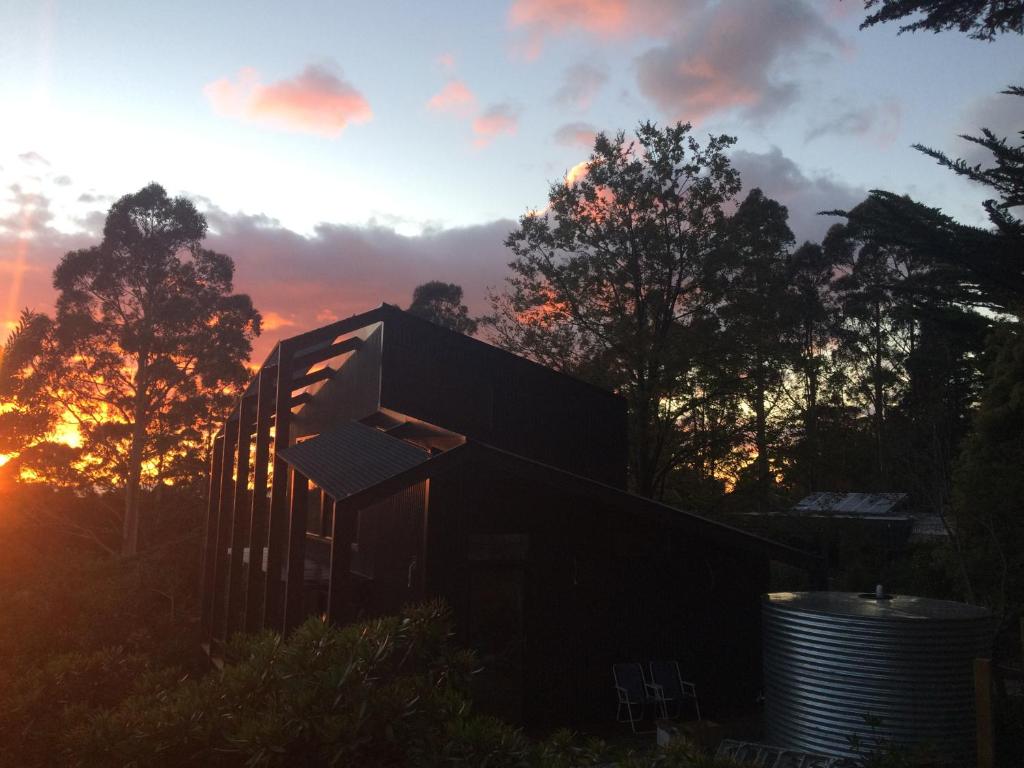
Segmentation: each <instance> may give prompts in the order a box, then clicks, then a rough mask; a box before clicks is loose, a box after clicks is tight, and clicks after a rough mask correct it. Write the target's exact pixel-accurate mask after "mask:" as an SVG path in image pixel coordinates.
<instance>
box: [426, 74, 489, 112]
mask: <svg viewBox="0 0 1024 768" xmlns="http://www.w3.org/2000/svg"><path fill="white" fill-rule="evenodd" d="M476 104H477V102H476V96H475V95H474V94H473V92H472V91H471V90H470V89H469V87H468V86H467V85H466V84H465V83H464V82H462V81H461V80H451V81H450V82H449V83H448V84H447V85H445V87H444V88H442V89H441V90H440V91H438V92H437V93H435V94H434V95H433V96H431V97H430V99H429V100H428V101H427V109H430V110H432V111H434V112H451V113H454V114H456V115H460V116H463V117H466V116H469V115H471V114H472V113H473V112H474V111H476Z"/></svg>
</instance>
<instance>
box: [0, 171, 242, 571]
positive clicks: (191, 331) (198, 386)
mask: <svg viewBox="0 0 1024 768" xmlns="http://www.w3.org/2000/svg"><path fill="white" fill-rule="evenodd" d="M206 234H207V223H206V220H205V218H204V217H203V215H202V214H201V213H200V212H199V211H198V210H197V209H196V207H195V206H194V205H193V204H192V203H191V202H190V201H189V200H187V199H185V198H183V197H175V198H171V197H168V195H167V193H166V192H165V191H164V189H163V188H162V187H160V186H159V185H157V184H150V185H148V186H146V187H144V188H142V189H141V190H139V191H138V192H136V193H134V194H130V195H125V196H124V197H122V198H121V199H120V200H118V201H117V202H116V203H114V205H113V206H112V207H111V208H110V211H109V213H108V214H107V218H106V223H105V225H104V229H103V239H102V241H101V242H100V243H99V244H98V245H95V246H92V247H89V248H85V249H81V250H76V251H71V252H69V253H67V254H66V255H65V256H64V257H63V259H62V260H61V261H60V263H59V264H58V266H57V268H56V269H55V270H54V274H53V284H54V287H55V288H56V289H57V291H58V298H57V312H56V317H55V319H54V320H52V321H50V320H45V321H44V320H35V319H33V320H32V328H33V329H35V331H37V332H33V333H25V334H24V335H23V336H22V337H20V338H15V339H13V344H12V345H9V350H8V353H7V355H5V359H6V358H7V356H8V355H10V356H11V358H12V359H13V360H14V362H13V363H12V366H11V370H9V371H7V372H6V374H7V378H8V380H12V377H13V380H15V381H16V384H17V387H18V388H19V389H20V391H22V392H26V393H27V392H30V391H31V392H33V393H34V394H33V400H32V402H33V403H34V405H35V407H36V408H38V409H39V412H40V413H43V412H46V413H49V414H50V417H51V418H56V419H58V420H59V421H62V422H69V423H72V424H74V425H75V426H76V427H77V429H78V432H79V435H80V437H81V439H82V441H83V445H82V452H83V454H84V455H86V456H87V457H89V459H90V461H91V463H90V465H89V467H88V471H89V472H90V473H91V474H90V481H91V482H92V483H93V484H96V485H104V484H109V485H110V486H112V487H114V488H117V489H123V492H124V514H123V520H122V525H123V541H122V554H123V555H125V556H132V555H134V554H136V552H137V550H138V543H139V503H140V490H141V488H142V485H143V482H144V481H146V480H148V481H153V482H158V481H161V480H163V479H166V477H165V474H162V473H165V469H166V466H167V464H168V462H169V461H170V460H171V459H172V458H173V457H178V458H180V457H181V456H183V455H185V454H190V453H196V452H199V453H201V452H202V451H203V447H204V442H205V439H206V438H207V437H208V432H209V427H210V425H211V424H212V423H213V418H214V416H215V415H221V416H222V415H223V413H222V411H223V409H224V408H225V406H226V403H227V402H228V400H229V398H230V396H231V392H232V390H233V389H237V388H238V387H239V386H240V385H241V383H242V382H243V381H244V380H245V378H246V377H247V372H246V369H245V365H244V364H245V362H246V360H247V359H248V356H249V353H250V351H251V342H252V339H253V338H254V337H255V336H256V335H258V333H259V331H260V316H259V313H258V312H256V310H255V309H254V308H253V305H252V301H251V300H250V299H249V297H248V296H246V295H243V294H235V293H233V284H232V281H233V275H234V263H233V262H232V260H231V259H230V258H229V257H228V256H225V255H223V254H220V253H216V252H214V251H211V250H208V249H206V248H203V247H202V241H203V239H204V237H205V236H206ZM216 411H221V413H219V414H215V412H216Z"/></svg>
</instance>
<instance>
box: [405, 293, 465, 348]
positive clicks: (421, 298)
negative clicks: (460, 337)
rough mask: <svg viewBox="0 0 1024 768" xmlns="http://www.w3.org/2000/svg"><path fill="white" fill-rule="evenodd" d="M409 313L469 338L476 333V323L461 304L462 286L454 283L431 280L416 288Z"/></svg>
mask: <svg viewBox="0 0 1024 768" xmlns="http://www.w3.org/2000/svg"><path fill="white" fill-rule="evenodd" d="M409 313H410V314H413V315H416V316H417V317H422V318H423V319H424V320H429V321H430V322H432V323H437V324H438V325H441V326H444V327H445V328H449V329H451V330H453V331H456V332H458V333H465V334H467V335H469V336H472V335H473V334H474V333H476V329H477V321H476V320H474V319H473V318H472V317H470V316H469V309H468V308H467V307H466V305H465V304H463V303H462V286H461V285H456V284H455V283H442V282H441V281H439V280H431V281H430V282H429V283H423V284H422V285H418V286H416V289H415V290H414V291H413V292H412V303H411V304H410V305H409Z"/></svg>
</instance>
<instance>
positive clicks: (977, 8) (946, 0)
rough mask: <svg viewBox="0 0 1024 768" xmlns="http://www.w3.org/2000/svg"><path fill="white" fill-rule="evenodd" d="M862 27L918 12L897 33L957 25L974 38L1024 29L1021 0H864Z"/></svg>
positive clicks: (903, 17) (953, 27)
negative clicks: (864, 17)
mask: <svg viewBox="0 0 1024 768" xmlns="http://www.w3.org/2000/svg"><path fill="white" fill-rule="evenodd" d="M873 8H877V10H875V11H874V13H871V14H869V15H868V17H867V18H866V19H865V20H864V22H863V23H862V24H861V25H860V28H861V29H864V28H865V27H871V26H874V25H875V24H882V23H885V22H889V21H902V20H904V19H906V18H907V17H911V16H920V18H917V19H916V20H915V21H912V22H910V23H908V24H904V25H903V26H901V27H900V33H901V34H902V33H903V32H917V31H919V30H927V31H929V32H941V31H943V30H947V29H956V30H959V31H961V32H964V33H970V37H973V38H974V39H975V40H989V41H991V40H992V39H994V38H995V36H996V35H998V34H1000V33H1002V32H1016V33H1017V34H1021V33H1024V3H1021V2H1020V0H864V9H865V10H868V11H870V10H871V9H873Z"/></svg>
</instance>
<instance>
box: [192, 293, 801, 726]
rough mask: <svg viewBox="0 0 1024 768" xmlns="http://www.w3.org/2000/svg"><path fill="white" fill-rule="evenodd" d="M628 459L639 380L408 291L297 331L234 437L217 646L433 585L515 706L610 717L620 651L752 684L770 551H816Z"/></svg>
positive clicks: (741, 687)
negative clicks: (641, 492)
mask: <svg viewBox="0 0 1024 768" xmlns="http://www.w3.org/2000/svg"><path fill="white" fill-rule="evenodd" d="M626 463H627V458H626V407H625V403H624V401H623V400H622V399H621V398H619V397H617V396H615V395H612V394H610V393H608V392H605V391H603V390H601V389H598V388H596V387H593V386H591V385H589V384H586V383H583V382H581V381H578V380H576V379H573V378H572V377H569V376H565V375H562V374H559V373H556V372H554V371H551V370H549V369H547V368H544V367H543V366H539V365H536V364H534V363H532V362H529V361H527V360H525V359H522V358H520V357H517V356H515V355H512V354H509V353H507V352H504V351H501V350H499V349H496V348H495V347H492V346H490V345H488V344H485V343H483V342H480V341H477V340H475V339H471V338H468V337H466V336H462V335H460V334H457V333H453V332H451V331H448V330H446V329H444V328H441V327H438V326H436V325H433V324H431V323H429V322H426V321H424V320H421V319H418V318H415V317H413V316H410V315H408V314H406V313H405V312H403V311H401V310H400V309H397V308H395V307H391V306H388V305H382V306H381V307H379V308H377V309H375V310H372V311H370V312H366V313H364V314H361V315H356V316H353V317H351V318H349V319H347V320H342V321H339V322H337V323H333V324H331V325H328V326H325V327H324V328H320V329H318V330H315V331H311V332H309V333H305V334H301V335H299V336H295V337H292V338H290V339H286V340H284V341H282V342H280V343H279V344H278V345H277V347H276V348H275V349H274V351H273V352H272V353H271V355H270V357H269V358H268V359H267V361H266V362H265V363H264V364H263V366H262V367H261V368H260V370H259V371H258V373H257V374H256V376H255V377H254V379H253V380H252V382H251V383H250V385H249V387H248V388H247V389H246V391H245V393H244V394H243V396H242V397H241V399H240V401H239V404H238V407H237V409H236V411H235V413H234V414H233V415H232V417H231V418H230V419H229V420H228V421H227V422H226V423H225V425H224V427H223V430H222V431H221V432H220V433H219V434H218V436H217V438H216V443H215V446H214V458H213V462H212V469H211V480H210V506H209V517H208V526H207V538H206V549H205V559H204V566H203V578H204V600H203V627H204V632H205V633H206V636H207V639H208V646H207V647H208V649H209V650H210V652H211V653H212V654H214V655H216V654H217V653H218V652H219V648H220V646H221V644H222V643H223V641H224V639H225V638H226V637H227V635H228V634H230V633H231V632H234V631H238V630H242V629H245V630H255V629H259V628H261V627H273V628H279V629H281V630H283V631H288V630H290V629H291V628H293V627H295V626H297V625H298V624H299V623H301V622H302V621H303V620H304V619H305V618H307V617H308V616H309V615H311V614H317V615H323V616H324V617H325V618H326V619H327V620H330V621H334V622H341V623H344V622H348V621H352V620H355V619H357V618H361V617H370V616H374V615H380V614H383V613H388V612H393V611H396V610H397V609H399V608H400V607H401V606H402V605H404V604H407V603H409V602H415V601H419V600H423V599H426V598H429V597H435V596H437V597H442V598H444V599H445V600H446V601H447V602H448V604H449V605H451V606H452V608H453V610H454V613H455V617H456V622H457V628H458V632H459V635H460V637H461V639H462V640H463V641H464V642H465V643H467V644H469V645H470V646H472V647H474V648H475V649H476V650H477V651H478V652H479V653H480V655H481V658H482V661H483V663H484V666H485V672H483V673H482V674H481V676H480V681H479V685H480V691H479V697H480V698H481V699H483V700H484V701H485V702H490V703H491V705H492V708H494V709H496V710H498V711H500V712H502V713H503V714H505V715H506V716H508V717H510V718H512V719H515V720H519V721H522V722H533V723H568V722H572V721H574V720H576V721H578V720H583V719H587V718H589V717H595V716H596V717H604V718H607V717H609V716H610V712H613V711H614V710H613V709H611V710H609V707H614V704H612V703H610V699H613V696H612V693H611V685H610V681H611V677H610V666H611V664H613V663H614V662H618V661H633V660H636V661H642V660H647V659H656V658H671V659H678V660H679V661H680V664H681V666H682V668H683V670H684V674H686V675H687V676H688V677H690V678H691V679H693V680H694V681H695V682H696V683H697V685H698V689H699V690H700V693H701V701H702V706H703V707H704V708H705V709H706V710H707V711H709V712H710V713H714V712H715V711H716V710H717V711H719V712H722V711H724V710H727V709H736V708H742V706H743V705H745V704H749V703H751V702H753V700H754V697H755V696H756V693H757V690H758V689H759V688H760V680H761V674H760V651H759V648H760V631H759V613H760V603H759V599H760V595H761V594H762V593H763V592H765V591H767V587H768V564H769V561H770V560H773V559H774V560H779V561H782V562H786V563H789V564H791V565H795V566H797V567H800V568H803V569H806V570H809V571H812V572H814V573H815V574H818V573H819V572H820V566H821V563H820V561H819V560H818V558H816V557H814V556H811V555H808V554H807V553H804V552H802V551H800V550H797V549H794V548H791V547H788V546H785V545H782V544H778V543H775V542H772V541H769V540H767V539H763V538H760V537H757V536H754V535H751V534H749V533H744V532H741V531H739V530H736V529H733V528H730V527H728V526H724V525H721V524H718V523H715V522H712V521H710V520H707V519H705V518H702V517H700V516H697V515H694V514H690V513H687V512H684V511H681V510H679V509H675V508H672V507H668V506H665V505H662V504H659V503H658V502H655V501H652V500H650V499H646V498H642V497H639V496H636V495H633V494H630V493H628V492H627V491H626V490H625V483H626Z"/></svg>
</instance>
